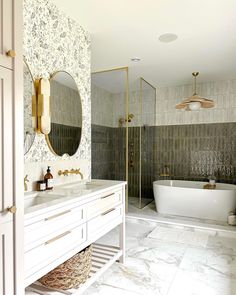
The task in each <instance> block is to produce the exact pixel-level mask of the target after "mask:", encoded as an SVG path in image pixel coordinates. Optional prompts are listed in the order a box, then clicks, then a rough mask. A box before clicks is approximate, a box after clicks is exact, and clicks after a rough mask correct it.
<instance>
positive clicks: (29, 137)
mask: <svg viewBox="0 0 236 295" xmlns="http://www.w3.org/2000/svg"><path fill="white" fill-rule="evenodd" d="M23 71H24V73H23V78H24V154H26V153H27V152H28V151H29V150H30V148H31V146H32V144H33V142H34V138H35V129H36V113H35V112H36V110H35V107H36V105H35V94H36V91H35V85H34V79H33V76H32V74H31V72H30V69H29V67H28V65H27V64H26V62H25V61H24V67H23Z"/></svg>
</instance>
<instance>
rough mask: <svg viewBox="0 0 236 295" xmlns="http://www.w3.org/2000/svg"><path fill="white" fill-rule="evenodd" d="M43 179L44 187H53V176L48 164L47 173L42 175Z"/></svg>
mask: <svg viewBox="0 0 236 295" xmlns="http://www.w3.org/2000/svg"><path fill="white" fill-rule="evenodd" d="M44 180H45V181H46V189H47V190H50V189H53V176H52V173H51V170H50V166H48V169H47V173H46V174H45V176H44Z"/></svg>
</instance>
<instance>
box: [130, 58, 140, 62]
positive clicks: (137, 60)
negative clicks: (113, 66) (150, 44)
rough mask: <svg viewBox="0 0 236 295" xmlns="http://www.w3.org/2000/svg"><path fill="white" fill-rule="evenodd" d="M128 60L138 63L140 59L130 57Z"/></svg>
mask: <svg viewBox="0 0 236 295" xmlns="http://www.w3.org/2000/svg"><path fill="white" fill-rule="evenodd" d="M130 60H131V61H132V62H139V61H140V60H141V58H139V57H132V58H131V59H130Z"/></svg>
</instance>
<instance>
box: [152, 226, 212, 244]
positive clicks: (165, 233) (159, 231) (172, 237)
mask: <svg viewBox="0 0 236 295" xmlns="http://www.w3.org/2000/svg"><path fill="white" fill-rule="evenodd" d="M208 237H209V234H208V233H204V232H195V231H189V230H182V229H176V228H164V227H161V226H157V227H156V228H155V229H154V230H153V231H152V232H151V233H150V234H149V235H148V238H152V239H159V240H162V241H168V242H176V243H183V244H187V245H192V246H201V247H206V245H207V241H208Z"/></svg>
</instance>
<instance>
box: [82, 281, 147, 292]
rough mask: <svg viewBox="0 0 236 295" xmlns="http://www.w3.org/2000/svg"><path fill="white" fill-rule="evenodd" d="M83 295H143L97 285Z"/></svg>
mask: <svg viewBox="0 0 236 295" xmlns="http://www.w3.org/2000/svg"><path fill="white" fill-rule="evenodd" d="M83 295H143V294H141V293H137V292H133V291H128V290H126V289H123V288H118V287H115V286H109V285H105V284H99V283H96V284H94V285H93V286H92V287H90V288H89V289H88V290H87V291H86V292H84V293H83Z"/></svg>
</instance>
